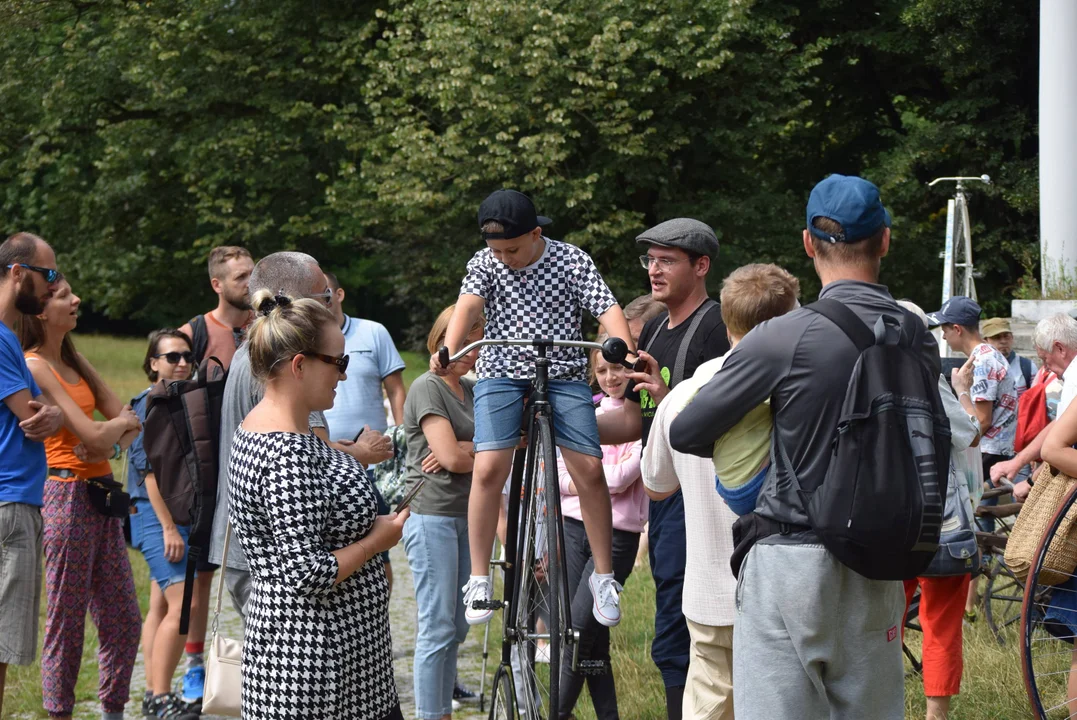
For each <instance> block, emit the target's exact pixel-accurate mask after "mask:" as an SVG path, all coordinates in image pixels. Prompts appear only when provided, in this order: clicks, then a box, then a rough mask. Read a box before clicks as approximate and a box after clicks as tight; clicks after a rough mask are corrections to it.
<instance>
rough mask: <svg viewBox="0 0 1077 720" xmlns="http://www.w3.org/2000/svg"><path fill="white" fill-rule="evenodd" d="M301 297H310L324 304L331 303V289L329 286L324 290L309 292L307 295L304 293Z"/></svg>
mask: <svg viewBox="0 0 1077 720" xmlns="http://www.w3.org/2000/svg"><path fill="white" fill-rule="evenodd" d="M303 297H306V298H310V299H311V300H321V301H322V302H323V303H325V304H326V305H332V304H333V291H332V290H330V289H329V288H326V289H325V292H320V293H311V294H309V295H304V296H303Z"/></svg>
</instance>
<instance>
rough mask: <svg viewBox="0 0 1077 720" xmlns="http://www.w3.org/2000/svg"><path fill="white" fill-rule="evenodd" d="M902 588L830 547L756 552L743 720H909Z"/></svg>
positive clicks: (739, 638)
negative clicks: (848, 562) (871, 576)
mask: <svg viewBox="0 0 1077 720" xmlns="http://www.w3.org/2000/svg"><path fill="white" fill-rule="evenodd" d="M904 611H905V593H904V590H903V588H902V584H901V583H900V582H892V581H881V580H868V579H867V578H865V577H864V576H862V575H859V574H857V573H855V572H853V571H852V570H850V569H849V568H847V567H845V566H844V565H842V564H841V563H840V562H838V560H837V559H835V558H834V556H833V555H831V554H830V553H829V552H827V551H826V549H825V548H823V546H822V545H761V544H757V545H756V546H755V547H753V548H752V549H751V550H750V551H749V553H748V556H747V557H746V558H745V560H744V564H743V566H742V567H741V571H740V578H739V582H738V583H737V616H736V621H735V623H734V626H733V705H734V707H736V708H737V720H774V719H775V718H803V719H804V720H864V718H872V720H890V719H891V718H893V720H901V719H902V718H903V717H904V700H903V695H904V686H905V681H904V669H903V667H902V659H901V625H902V614H903V613H904Z"/></svg>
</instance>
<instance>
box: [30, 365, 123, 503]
mask: <svg viewBox="0 0 1077 720" xmlns="http://www.w3.org/2000/svg"><path fill="white" fill-rule="evenodd" d="M26 357H27V358H36V359H37V360H39V361H41V362H43V363H46V364H48V360H46V359H45V358H43V357H41V356H40V355H38V354H37V353H26ZM49 370H51V371H52V374H53V375H54V376H55V377H56V379H57V380H58V381H59V382H60V385H61V386H63V388H64V390H66V391H67V394H68V395H70V396H71V399H72V400H74V401H75V404H76V405H78V406H79V409H80V410H82V412H83V413H85V414H86V417H88V418H90V419H91V420H93V411H94V409H95V408H96V407H97V400H96V399H95V398H94V395H93V390H91V389H90V384H89V383H88V382H86V379H85V378H81V377H80V378H79V381H78V383H76V384H74V385H72V384H71V383H69V382H67V381H66V380H64V379H63V377H62V376H61V375H60V373H58V372H56V370H55V369H54V368H53V367H52V365H51V364H49ZM80 442H82V441H81V440H79V439H78V436H77V435H75V433H73V432H71V431H70V430H68V429H67V427H66V426H64V427H61V428H60V432H58V433H56V434H55V435H53V436H51V437H48V438H45V458H46V459H47V460H48V463H49V467H50V468H67V469H68V470H70V471H71V472H73V473H75V474H76V475H77V476H78V477H80V478H95V477H101V476H102V475H109V474H111V473H112V466H111V465H109V463H108V460H102V461H100V462H96V463H87V462H83V461H82V460H79V458H78V456H77V455H75V446H76V445H78V444H79V443H80ZM49 477H50V478H51V479H52V480H60V481H61V482H63V481H66V482H73V481H74V480H75V479H76V478H66V479H65V478H58V477H55V476H52V475H50V476H49Z"/></svg>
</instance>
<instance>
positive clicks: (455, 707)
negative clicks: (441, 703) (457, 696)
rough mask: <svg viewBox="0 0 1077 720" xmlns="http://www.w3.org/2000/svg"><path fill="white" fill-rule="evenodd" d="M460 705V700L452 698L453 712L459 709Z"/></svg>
mask: <svg viewBox="0 0 1077 720" xmlns="http://www.w3.org/2000/svg"><path fill="white" fill-rule="evenodd" d="M460 707H461V705H460V701H459V700H453V701H452V711H453V712H456V711H457V710H459V709H460Z"/></svg>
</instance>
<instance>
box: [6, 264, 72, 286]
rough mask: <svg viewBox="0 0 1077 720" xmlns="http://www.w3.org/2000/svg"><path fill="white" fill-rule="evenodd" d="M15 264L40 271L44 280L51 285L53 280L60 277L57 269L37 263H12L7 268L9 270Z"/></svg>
mask: <svg viewBox="0 0 1077 720" xmlns="http://www.w3.org/2000/svg"><path fill="white" fill-rule="evenodd" d="M16 265H18V266H19V267H21V268H26V269H27V270H33V271H34V272H36V273H41V274H42V275H44V276H45V282H47V283H48V284H49V285H52V284H53V283H54V282H56V281H57V280H59V279H60V277H61V276H60V271H59V270H56V269H54V268H43V267H38V266H37V265H27V264H26V263H12V264H11V265H8V266H7V269H8V270H10V269H11V268H13V267H15V266H16Z"/></svg>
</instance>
